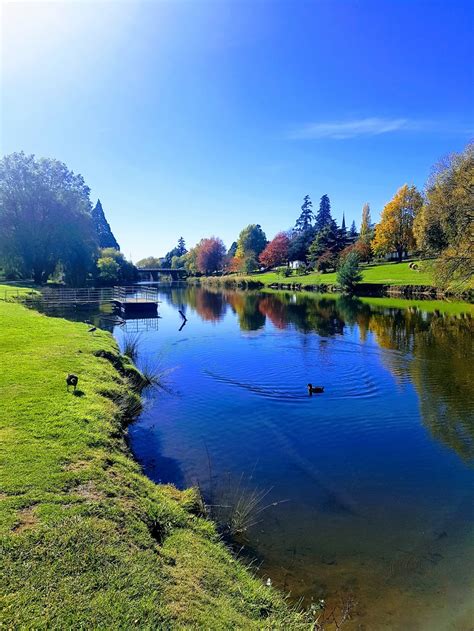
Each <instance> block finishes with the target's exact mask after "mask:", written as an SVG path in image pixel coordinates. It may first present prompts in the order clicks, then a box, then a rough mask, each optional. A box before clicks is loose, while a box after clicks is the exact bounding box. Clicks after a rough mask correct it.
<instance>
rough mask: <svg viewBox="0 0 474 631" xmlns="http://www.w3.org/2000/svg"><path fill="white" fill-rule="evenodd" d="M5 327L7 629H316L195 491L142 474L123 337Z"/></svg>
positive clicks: (1, 309) (20, 312) (1, 405)
mask: <svg viewBox="0 0 474 631" xmlns="http://www.w3.org/2000/svg"><path fill="white" fill-rule="evenodd" d="M0 319H1V323H2V326H1V327H0V365H1V370H0V439H1V440H0V442H1V459H2V470H1V489H2V491H1V494H0V497H1V500H2V501H1V508H0V531H1V541H2V550H1V554H2V569H1V575H0V585H1V587H0V591H1V595H2V623H3V625H4V626H5V628H7V629H13V628H15V629H20V628H22V629H31V628H35V629H46V628H47V629H64V628H77V629H86V628H102V629H128V628H132V627H139V628H141V629H182V628H199V629H263V628H272V629H275V628H284V629H292V628H303V627H306V626H307V625H308V623H307V621H306V618H305V617H304V616H303V615H302V614H298V613H295V612H294V611H291V610H290V609H289V608H288V607H287V605H286V602H285V600H284V599H283V597H282V596H281V595H280V594H279V593H278V592H276V591H275V590H273V589H269V588H267V587H266V586H264V585H263V583H262V582H261V581H260V580H258V579H256V578H254V577H253V576H252V575H251V574H250V572H249V571H248V570H247V569H246V568H245V567H244V566H243V565H242V564H241V563H240V562H239V561H236V560H235V559H234V558H233V557H232V556H231V554H230V553H229V552H228V550H227V549H226V548H225V547H224V546H223V544H222V543H221V542H220V541H219V539H218V537H217V534H216V530H215V527H214V525H213V524H212V523H211V522H210V521H208V520H206V519H204V518H202V517H201V516H200V507H201V502H200V498H199V495H198V494H197V492H196V491H195V490H193V489H190V490H187V491H178V490H177V489H175V488H174V487H172V486H168V485H156V484H154V483H153V482H151V481H150V480H148V479H147V478H146V477H145V476H144V475H143V474H142V473H141V471H140V468H139V466H138V465H137V463H136V462H135V461H134V460H133V459H132V457H131V456H130V453H129V452H128V449H127V446H126V443H125V440H124V430H123V417H122V414H123V405H122V404H123V400H124V399H126V398H129V399H130V400H133V399H134V398H136V396H137V395H136V394H135V393H134V391H133V388H132V387H131V382H130V378H131V377H133V375H134V374H136V373H135V371H134V368H133V367H132V366H131V365H130V364H128V362H127V360H126V359H125V358H123V357H121V356H120V355H119V352H118V348H117V346H116V344H115V341H114V340H113V338H112V337H111V336H110V335H109V334H108V333H105V332H102V331H99V330H98V331H96V332H95V333H93V334H91V333H88V331H87V328H88V327H87V326H86V325H83V324H79V323H71V322H67V321H65V320H61V319H55V318H48V317H46V316H44V315H40V314H38V313H36V312H34V311H30V310H27V309H26V308H24V307H23V306H21V305H18V304H14V303H9V302H5V301H0ZM98 355H99V356H98ZM100 355H102V356H100ZM68 372H74V373H76V374H77V375H78V376H79V385H78V390H80V392H81V393H82V394H81V395H80V396H74V394H73V393H72V392H69V393H68V392H67V391H66V384H65V376H66V374H67V373H68ZM308 628H309V627H308Z"/></svg>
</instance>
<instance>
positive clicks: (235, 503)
mask: <svg viewBox="0 0 474 631" xmlns="http://www.w3.org/2000/svg"><path fill="white" fill-rule="evenodd" d="M209 471H210V490H209V493H208V497H209V503H208V504H206V507H207V511H208V513H209V516H210V518H211V519H212V520H213V521H214V522H215V523H217V526H218V528H219V530H220V532H221V533H222V534H223V535H224V536H227V537H230V538H234V537H238V536H242V535H245V532H246V531H247V530H248V529H249V528H251V527H252V526H255V524H257V523H258V522H259V521H260V516H261V514H262V513H263V512H264V511H265V510H267V509H268V508H271V507H273V506H278V505H279V504H282V503H284V502H285V501H287V500H282V501H278V502H266V501H265V498H266V497H267V496H268V494H269V493H270V492H271V491H272V489H271V488H269V489H257V488H254V487H252V485H251V483H250V484H249V480H251V476H250V477H249V478H248V479H247V478H246V477H245V476H244V474H242V475H241V476H240V478H239V479H238V480H237V481H236V480H235V479H234V478H233V477H232V476H231V475H230V474H228V475H227V476H226V478H225V480H224V481H223V482H221V483H219V484H215V483H214V481H213V479H212V470H211V465H210V463H209Z"/></svg>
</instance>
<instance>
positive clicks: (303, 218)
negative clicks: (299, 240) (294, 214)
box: [295, 195, 314, 232]
mask: <svg viewBox="0 0 474 631" xmlns="http://www.w3.org/2000/svg"><path fill="white" fill-rule="evenodd" d="M313 219H314V213H313V202H312V201H311V198H310V196H309V195H305V197H304V200H303V205H302V206H301V214H300V216H299V217H298V219H297V220H296V224H295V230H297V231H298V232H305V231H306V230H308V229H309V228H311V227H312V225H313Z"/></svg>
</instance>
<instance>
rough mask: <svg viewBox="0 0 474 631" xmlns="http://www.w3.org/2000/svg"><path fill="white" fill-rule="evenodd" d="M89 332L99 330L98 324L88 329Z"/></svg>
mask: <svg viewBox="0 0 474 631" xmlns="http://www.w3.org/2000/svg"><path fill="white" fill-rule="evenodd" d="M87 330H88V332H89V333H94V331H97V327H96V326H91V328H90V329H87Z"/></svg>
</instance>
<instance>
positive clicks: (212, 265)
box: [196, 237, 226, 274]
mask: <svg viewBox="0 0 474 631" xmlns="http://www.w3.org/2000/svg"><path fill="white" fill-rule="evenodd" d="M225 254H226V250H225V246H224V243H223V242H222V239H219V238H218V237H209V238H208V239H201V241H200V242H199V243H198V245H197V259H196V262H197V267H198V270H199V271H200V272H201V273H202V274H212V273H214V272H218V271H219V270H221V269H222V266H223V263H224V257H225Z"/></svg>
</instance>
